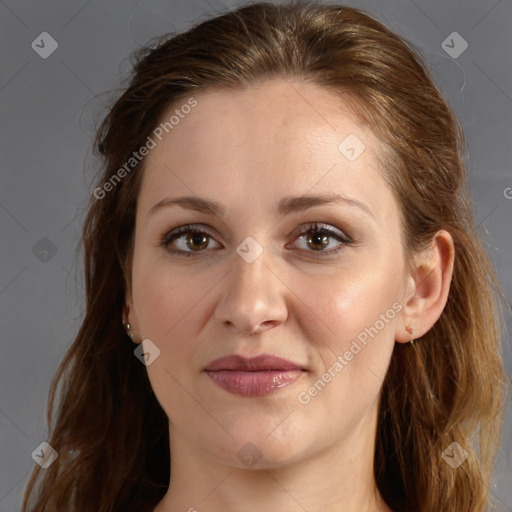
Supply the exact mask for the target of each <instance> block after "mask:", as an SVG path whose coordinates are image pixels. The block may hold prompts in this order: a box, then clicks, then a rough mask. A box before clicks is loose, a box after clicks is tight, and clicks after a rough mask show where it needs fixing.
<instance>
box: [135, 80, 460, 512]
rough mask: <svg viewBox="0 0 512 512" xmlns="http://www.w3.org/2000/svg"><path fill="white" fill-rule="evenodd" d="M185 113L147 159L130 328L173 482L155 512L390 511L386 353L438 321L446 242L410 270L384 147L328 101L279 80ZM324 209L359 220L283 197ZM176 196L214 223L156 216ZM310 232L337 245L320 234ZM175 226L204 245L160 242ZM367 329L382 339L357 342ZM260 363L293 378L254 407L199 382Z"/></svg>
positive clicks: (310, 88)
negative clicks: (380, 432) (382, 459)
mask: <svg viewBox="0 0 512 512" xmlns="http://www.w3.org/2000/svg"><path fill="white" fill-rule="evenodd" d="M292 85H293V87H292ZM195 98H196V100H197V102H198V104H197V106H196V107H195V108H194V109H193V111H192V112H191V113H190V114H188V115H187V116H186V117H185V118H184V119H182V120H180V122H179V124H178V125H177V126H175V128H174V129H173V130H172V132H170V133H169V134H168V135H167V136H166V137H165V138H164V139H163V140H162V141H161V142H159V143H158V144H157V146H156V147H155V148H154V149H152V150H151V152H150V154H149V155H148V157H147V160H146V168H145V175H144V179H143V183H142V188H141V191H140V196H139V200H138V209H137V218H136V231H135V247H134V258H133V262H132V283H131V289H130V290H129V291H128V293H127V305H126V320H128V321H129V322H130V324H131V325H132V330H133V332H134V333H136V335H137V336H138V338H139V339H140V340H142V339H149V340H151V341H152V343H154V345H156V346H157V347H158V348H159V350H160V356H159V357H158V358H157V359H155V361H154V362H153V363H152V364H150V365H148V366H147V371H148V375H149V378H150V381H151V385H152V387H153V389H154V392H155V394H156V396H157V398H158V400H159V402H160V404H161V405H162V407H163V409H164V410H165V412H166V414H167V416H168V418H169V425H170V446H171V466H172V471H171V480H170V483H169V491H168V492H167V494H166V495H165V496H164V498H163V499H162V501H161V502H160V503H159V504H158V506H157V507H156V509H155V512H164V511H169V512H170V511H176V512H178V511H194V510H197V511H199V512H201V511H203V510H204V511H208V512H234V511H239V510H243V511H244V512H256V511H258V512H260V511H274V510H286V511H289V512H303V511H304V510H307V511H308V512H320V511H322V512H335V511H336V512H391V509H390V508H389V507H388V506H387V505H386V503H385V502H384V500H383V499H382V497H381V496H380V494H379V492H378V490H377V488H376V484H375V480H374V476H373V458H374V451H375V434H376V428H377V422H378V404H379V397H380V391H381V388H382V382H383V379H384V377H385V374H386V371H387V368H388V366H389V362H390V358H391V355H392V351H393V347H394V344H395V343H397V342H398V343H407V342H409V341H410V340H411V337H414V338H418V337H420V336H422V335H423V334H424V333H425V332H427V331H428V330H429V329H430V328H431V327H432V326H433V325H434V323H435V322H436V321H437V319H438V318H439V316H440V315H441V312H442V310H443V308H444V306H445V304H446V300H447V296H448V291H449V286H450V280H451V276H452V270H453V258H454V250H453V240H452V238H451V236H450V235H449V233H447V232H446V231H440V232H439V233H437V235H436V237H434V239H433V241H432V244H431V247H430V249H429V250H428V251H425V253H423V254H419V255H417V257H416V258H415V262H416V264H415V268H414V269H413V271H409V270H407V268H406V266H405V256H404V254H403V249H402V244H401V231H400V213H399V207H398V204H397V203H396V201H395V199H394V197H393V195H392V191H391V190H390V189H389V188H388V186H387V184H386V183H385V181H384V180H383V178H382V177H381V175H380V172H379V162H380V161H381V159H382V155H383V148H382V146H381V144H380V142H379V140H378V139H377V138H376V137H375V135H374V134H373V133H372V131H371V130H370V129H368V128H365V127H363V126H362V125H361V124H360V123H359V122H358V120H357V118H356V117H355V116H354V115H353V114H352V113H351V112H350V110H349V109H348V108H347V106H346V105H345V104H344V102H343V101H342V100H341V99H340V98H339V97H338V96H335V95H334V94H333V93H332V92H330V91H327V90H325V89H323V88H321V87H319V86H316V85H312V84H306V83H303V82H300V81H293V82H291V81H287V80H284V79H276V80H272V81H268V82H265V83H263V84H261V85H259V86H257V87H253V88H251V89H249V90H247V91H244V92H232V91H230V92H226V91H215V90H211V91H207V92H203V93H201V94H198V95H197V96H196V97H195ZM174 108H176V107H175V106H173V109H174ZM164 117H166V118H168V116H164ZM349 134H354V135H355V136H356V137H357V138H358V139H359V140H360V141H361V142H363V143H364V145H365V148H364V151H363V152H362V153H361V154H360V156H359V157H358V158H356V159H354V160H353V161H350V160H349V159H348V158H347V157H346V155H345V154H343V153H342V152H341V151H340V149H339V148H338V145H339V144H340V142H342V140H344V139H345V138H346V137H347V136H348V135H349ZM328 194H337V195H339V196H342V197H344V198H348V199H350V200H357V201H359V202H360V203H364V205H365V206H363V207H361V206H357V205H355V204H353V203H350V202H347V201H343V200H340V201H337V202H332V201H331V202H324V203H318V204H316V205H311V204H310V205H309V207H308V208H303V209H300V210H293V211H292V210H289V211H287V212H280V213H279V212H278V211H277V206H278V204H279V202H280V201H281V200H282V199H283V198H285V197H289V196H295V197H303V196H305V195H308V196H312V195H315V196H317V195H318V196H326V195H328ZM180 196H193V197H194V198H198V197H199V198H204V199H206V200H208V201H214V202H217V203H219V204H220V205H221V206H222V207H223V209H224V212H223V216H220V214H219V216H218V215H215V214H212V213H207V212H205V211H198V210H197V209H189V208H186V207H185V205H184V206H179V205H176V204H174V205H167V206H161V207H156V208H154V209H153V210H151V209H152V207H153V206H154V205H155V204H156V203H158V202H160V201H162V200H163V199H165V198H171V199H175V198H177V197H180ZM188 206H192V205H191V204H190V203H189V204H188ZM196 206H197V205H196ZM302 206H304V205H302ZM217 213H219V212H217ZM314 223H318V225H319V227H320V228H324V227H326V226H327V227H329V228H331V229H332V230H334V232H335V235H332V234H329V233H327V234H326V233H325V232H324V233H323V234H322V233H321V234H320V236H318V235H316V236H315V233H312V232H311V229H312V224H314ZM187 224H191V225H195V226H197V228H198V229H199V230H201V231H202V232H204V238H202V237H200V236H199V238H198V237H197V236H196V237H195V238H194V237H192V236H191V235H189V234H187V233H181V234H180V235H178V236H177V237H176V238H174V239H173V240H172V241H171V242H170V243H168V244H167V246H163V245H161V244H160V242H161V239H162V237H164V235H165V234H166V233H169V232H170V231H171V230H174V229H175V228H177V227H180V226H183V225H187ZM308 230H309V231H308ZM187 237H188V238H187ZM247 237H252V239H250V240H249V241H246V238H247ZM343 237H348V238H349V239H350V240H352V242H351V243H345V242H343V241H340V238H343ZM198 240H199V242H198ZM244 240H245V244H246V245H243V244H242V247H243V248H244V249H246V250H248V251H251V252H250V254H256V252H253V251H256V250H257V249H258V248H261V249H262V252H261V254H259V255H258V256H257V257H256V258H255V259H254V260H253V261H252V262H248V261H247V260H246V259H244V258H243V257H242V256H241V255H240V254H242V253H239V252H237V250H236V249H237V247H239V246H240V244H241V243H242V242H243V241H244ZM202 242H204V243H202ZM247 244H249V245H247ZM172 250H174V251H181V253H180V254H181V255H180V254H177V253H175V252H171V251H172ZM185 252H186V253H189V254H191V256H190V257H186V256H183V253H185ZM393 305H395V306H393ZM369 326H375V328H376V330H377V331H378V332H377V334H374V335H373V336H372V337H370V336H367V340H366V341H367V343H366V344H362V343H361V342H360V339H361V338H364V335H362V334H361V333H363V332H365V328H368V327H369ZM407 326H410V328H409V329H407ZM410 331H412V333H411V332H410ZM358 335H359V338H358ZM357 340H359V341H358V345H359V346H360V350H359V351H357V352H355V350H356V349H354V345H353V342H354V341H357ZM351 347H352V349H351ZM347 351H348V352H350V351H352V354H353V356H352V357H350V354H348V355H347V356H345V355H346V354H347ZM263 353H266V354H272V355H276V356H279V357H283V358H285V359H289V360H291V361H293V362H295V363H297V364H299V365H300V366H301V367H303V368H304V370H305V371H304V372H303V374H302V375H301V376H300V378H299V379H298V380H296V381H295V382H293V383H292V384H291V385H289V386H287V387H284V388H282V389H279V390H277V391H275V392H273V393H271V394H269V395H266V396H262V397H247V396H241V395H237V394H233V393H230V392H228V391H226V390H224V389H221V388H220V387H219V386H217V385H216V384H215V383H214V382H213V381H212V379H211V378H210V377H209V376H208V374H207V373H206V372H205V371H203V370H204V368H205V366H206V365H207V364H208V363H209V362H210V361H212V360H214V359H216V358H219V357H222V356H227V355H231V354H243V355H245V356H255V355H259V354H263ZM338 356H341V357H342V358H343V360H344V361H345V362H346V363H347V364H346V365H344V366H343V368H342V369H341V370H339V367H338V369H336V368H335V366H334V364H335V362H336V361H337V360H338V361H339V359H337V358H338ZM349 358H350V360H348V359H349ZM329 368H330V369H331V371H330V373H329ZM326 372H327V373H329V375H330V376H331V378H330V379H329V377H324V383H325V381H328V382H327V383H325V386H323V387H321V388H320V390H318V389H317V391H316V393H315V391H314V390H313V391H311V389H312V388H314V385H315V383H316V382H317V381H318V380H319V379H320V380H322V377H323V376H324V375H325V374H326ZM241 450H242V451H241ZM244 455H245V457H244ZM247 455H249V459H250V462H249V463H248V462H247Z"/></svg>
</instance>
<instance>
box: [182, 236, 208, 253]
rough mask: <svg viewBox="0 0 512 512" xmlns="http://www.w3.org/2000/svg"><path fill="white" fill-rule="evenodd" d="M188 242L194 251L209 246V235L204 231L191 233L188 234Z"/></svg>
mask: <svg viewBox="0 0 512 512" xmlns="http://www.w3.org/2000/svg"><path fill="white" fill-rule="evenodd" d="M186 243H187V246H188V247H189V248H190V249H192V250H193V251H200V250H201V249H206V248H207V247H208V236H207V235H205V234H203V233H190V234H189V235H188V236H187V239H186Z"/></svg>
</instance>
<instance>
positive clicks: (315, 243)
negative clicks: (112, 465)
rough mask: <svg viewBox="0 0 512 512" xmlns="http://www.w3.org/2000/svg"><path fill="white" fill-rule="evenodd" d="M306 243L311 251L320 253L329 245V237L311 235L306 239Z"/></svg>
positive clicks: (317, 234) (318, 234)
mask: <svg viewBox="0 0 512 512" xmlns="http://www.w3.org/2000/svg"><path fill="white" fill-rule="evenodd" d="M306 243H307V244H308V245H309V247H311V249H313V250H315V251H319V250H322V249H325V247H327V246H328V245H329V236H327V235H324V234H322V233H311V234H309V235H308V236H307V237H306Z"/></svg>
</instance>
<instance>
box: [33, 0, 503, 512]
mask: <svg viewBox="0 0 512 512" xmlns="http://www.w3.org/2000/svg"><path fill="white" fill-rule="evenodd" d="M462 145H463V136H462V131H461V128H460V125H459V123H458V121H457V120H456V119H455V117H454V115H453V114H452V112H451V111H450V109H449V108H448V106H447V104H446V103H445V101H444V100H443V98H442V97H441V95H440V93H439V92H438V90H437V89H436V88H435V86H434V85H433V83H432V81H431V79H430V78H429V77H428V75H427V73H426V71H425V67H424V65H423V64H422V63H421V61H420V59H419V58H418V57H417V56H416V55H415V54H414V52H413V51H412V50H411V49H410V48H409V46H408V45H407V44H406V43H405V42H404V41H403V40H402V39H401V38H400V37H398V36H397V35H395V34H393V33H392V32H390V31H389V30H388V29H386V28H385V27H384V26H382V25H381V24H380V23H378V22H377V21H375V20H373V19H372V18H371V17H369V16H368V15H366V14H364V13H363V12H361V11H359V10H356V9H353V8H349V7H342V6H334V5H330V6H322V5H319V4H315V3H312V2H308V3H294V4H287V5H282V6H273V5H270V4H266V3H260V4H255V5H251V6H248V7H245V8H241V9H239V10H238V11H236V12H232V13H229V14H226V15H223V16H220V17H217V18H215V19H211V20H209V21H206V22H204V23H201V24H200V25H198V26H196V27H195V28H193V29H191V30H189V31H188V32H186V33H184V34H180V35H177V36H174V37H171V38H169V39H167V40H164V41H163V42H161V43H160V44H159V45H158V46H157V47H156V48H154V49H152V50H146V51H144V52H143V53H142V54H141V55H140V56H139V59H138V61H137V63H136V65H135V68H134V75H133V79H132V81H131V84H130V86H129V87H128V89H127V90H126V92H124V94H123V95H122V96H121V97H120V98H119V99H118V100H117V102H116V103H115V105H114V106H113V107H112V109H111V110H110V112H109V113H108V115H107V117H106V118H105V120H104V122H103V124H102V125H101V127H100V129H99V132H98V138H97V148H98V150H99V153H100V154H101V155H102V156H103V157H104V162H105V165H104V171H103V174H102V175H101V176H100V178H99V180H98V183H97V186H96V188H95V189H94V191H93V196H92V198H91V203H90V208H89V213H88V216H87V219H86V221H85V225H84V231H83V243H84V248H85V272H86V285H87V286H86V295H87V311H86V316H85V318H84V321H83V324H82V327H81V329H80V331H79V333H78V336H77V338H76V340H75V342H74V344H73V345H72V347H71V348H70V350H69V352H68V354H67V355H66V357H65V359H64V361H63V363H62V365H61V367H60V369H59V372H58V374H57V375H56V378H55V381H54V383H53V385H52V389H51V397H50V404H49V421H50V418H52V414H53V413H52V405H53V401H54V395H55V393H56V389H57V386H58V383H59V382H62V386H63V388H62V395H61V398H60V403H59V409H58V412H57V416H56V422H55V426H54V428H53V429H52V430H51V437H50V439H49V443H50V445H51V446H52V447H53V448H54V449H55V450H56V451H57V453H58V458H57V459H56V460H55V462H53V464H51V465H50V466H49V467H48V469H46V470H45V471H44V474H43V473H41V470H40V469H39V468H37V470H35V471H34V473H33V475H32V478H31V480H30V482H29V486H28V488H27V491H26V494H25V501H24V511H28V510H31V511H34V512H35V511H43V510H59V511H60V510H73V511H78V512H81V511H90V510H95V511H102V512H103V511H105V512H106V511H114V510H116V511H117V510H119V511H128V510H134V511H144V510H147V511H155V512H164V511H171V510H172V511H174V510H189V511H193V510H198V511H201V510H208V511H234V510H244V511H251V512H252V511H260V510H287V511H299V510H308V511H310V512H314V511H319V510H322V511H326V510H329V511H334V510H336V511H343V512H347V511H352V512H353V511H357V512H362V511H379V512H384V511H386V512H389V511H394V512H398V511H407V512H410V511H415V512H416V511H417V512H434V511H435V512H438V511H440V510H447V511H448V510H449V511H454V512H468V511H471V512H477V511H478V512H480V511H483V510H487V508H486V507H487V506H488V505H489V504H490V502H489V496H488V487H489V484H490V478H491V472H492V465H493V456H494V453H495V451H496V446H497V443H498V440H499V434H500V425H501V416H500V411H501V407H502V404H503V396H502V380H503V365H502V361H501V358H500V320H499V319H500V314H501V313H500V309H499V308H500V304H499V302H498V301H497V300H496V299H495V296H494V292H495V291H497V292H498V293H500V291H499V285H498V283H497V282H496V279H495V277H494V273H493V269H492V267H491V265H490V264H489V261H488V259H487V256H486V253H485V251H484V249H483V248H482V245H481V243H480V241H479V239H478V236H477V234H476V231H475V227H474V224H473V220H472V212H471V206H470V205H471V203H470V198H469V193H468V189H467V186H466V174H465V172H466V171H465V168H464V163H463V160H462V158H461V153H462V151H463V147H462ZM130 339H131V340H132V342H133V344H132V343H130V341H129V340H130ZM477 433H478V436H477V435H476V434H477ZM39 478H41V482H40V486H39V489H38V492H37V493H36V491H35V489H36V486H35V484H36V482H37V481H38V479H39ZM30 500H32V501H33V502H34V505H33V506H29V501H30Z"/></svg>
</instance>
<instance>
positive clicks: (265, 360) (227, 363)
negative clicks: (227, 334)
mask: <svg viewBox="0 0 512 512" xmlns="http://www.w3.org/2000/svg"><path fill="white" fill-rule="evenodd" d="M205 371H206V373H207V374H208V376H209V377H210V378H211V379H212V380H213V382H215V384H217V385H218V386H219V387H221V388H222V389H224V390H226V391H229V392H230V393H234V394H236V395H243V396H265V395H268V394H270V393H273V392H275V391H278V390H279V389H282V388H284V387H286V386H289V385H290V384H292V383H293V382H295V381H296V380H297V379H298V378H299V377H301V376H302V374H303V373H305V370H304V369H303V368H301V367H300V366H299V365H297V364H295V363H293V362H291V361H287V360H286V359H282V358H280V357H276V356H271V355H267V354H262V355H259V356H257V357H254V358H250V359H249V358H246V357H243V356H239V355H233V356H228V357H221V358H220V359H215V361H212V362H211V363H209V364H208V365H207V366H206V368H205Z"/></svg>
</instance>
